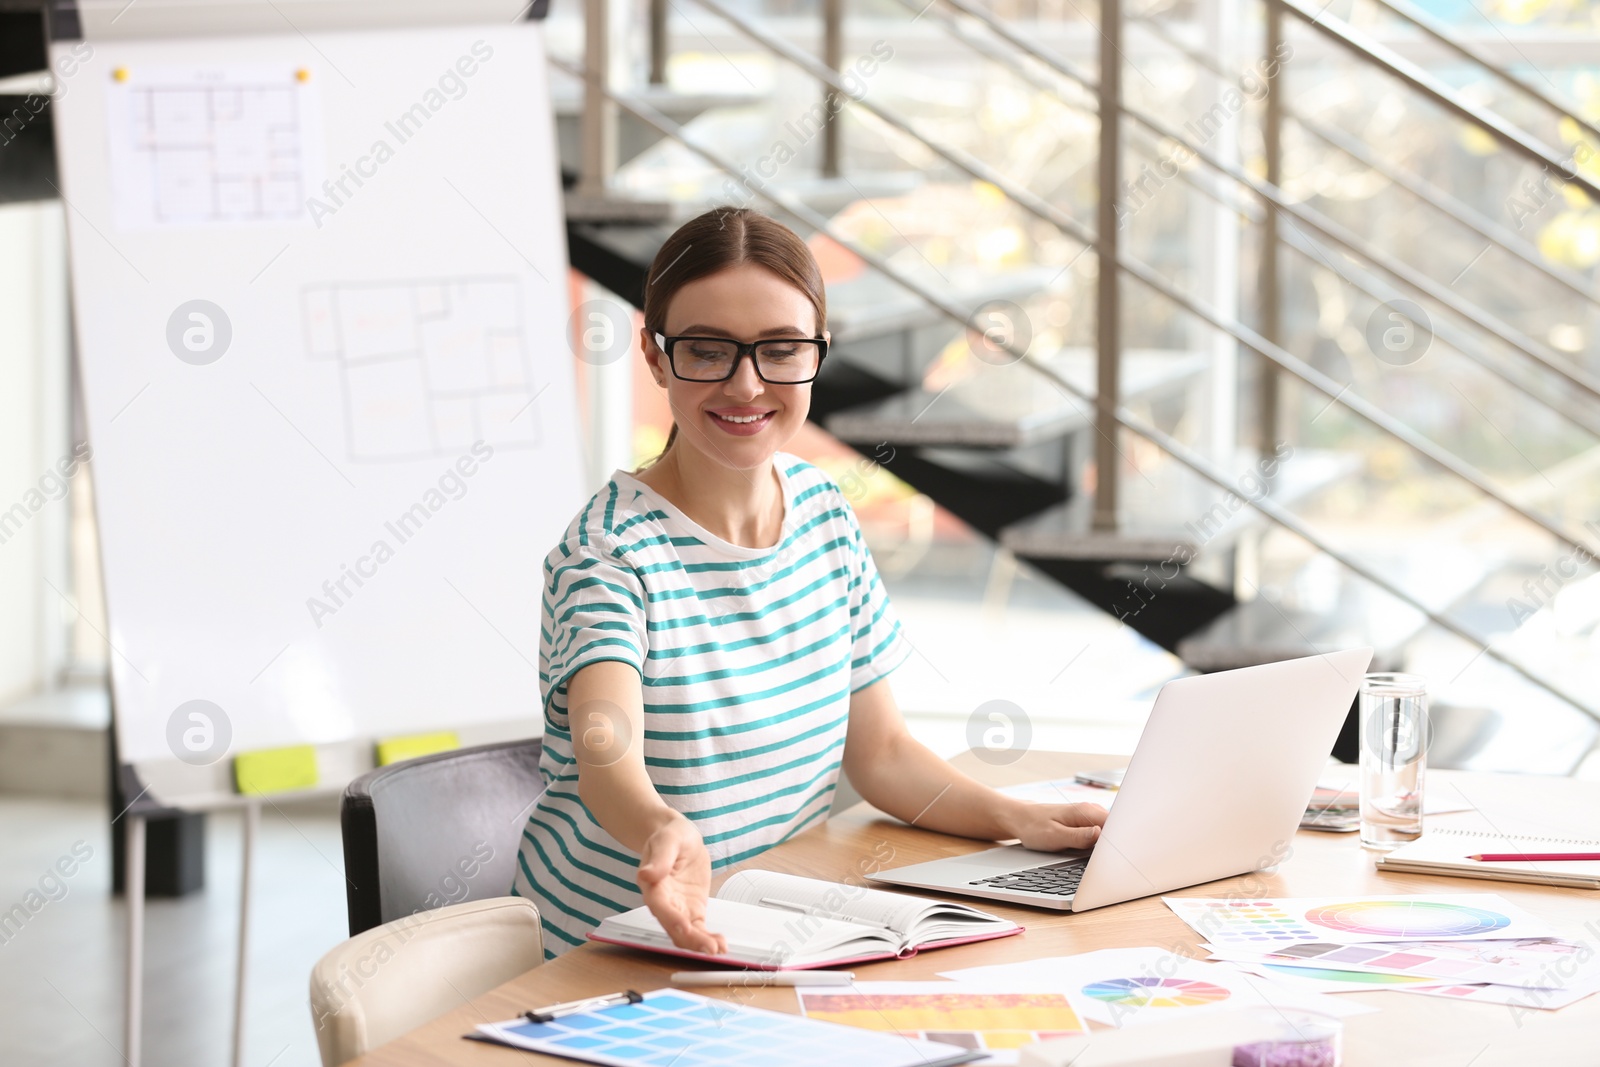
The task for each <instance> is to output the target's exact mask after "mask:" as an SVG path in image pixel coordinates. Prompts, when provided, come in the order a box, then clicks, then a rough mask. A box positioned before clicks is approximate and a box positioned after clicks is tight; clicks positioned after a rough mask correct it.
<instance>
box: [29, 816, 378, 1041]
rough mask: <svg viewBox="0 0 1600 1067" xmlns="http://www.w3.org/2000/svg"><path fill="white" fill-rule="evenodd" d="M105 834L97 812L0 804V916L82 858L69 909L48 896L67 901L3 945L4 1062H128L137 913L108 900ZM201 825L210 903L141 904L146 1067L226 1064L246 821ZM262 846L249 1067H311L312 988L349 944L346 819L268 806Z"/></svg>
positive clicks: (71, 882) (49, 907)
mask: <svg viewBox="0 0 1600 1067" xmlns="http://www.w3.org/2000/svg"><path fill="white" fill-rule="evenodd" d="M107 819H108V814H107V811H106V808H105V805H104V804H103V803H101V802H95V801H81V800H58V799H48V800H46V799H31V798H26V797H14V796H0V908H4V909H9V908H10V907H11V905H12V904H14V903H16V902H18V901H20V900H22V899H23V897H24V894H26V893H28V892H29V891H30V890H37V889H38V888H39V885H40V879H41V877H44V876H45V874H46V872H47V871H50V870H51V869H52V868H53V867H54V865H55V864H56V861H57V860H58V859H60V858H61V857H62V856H72V855H76V856H79V857H81V856H83V855H85V853H86V852H87V853H88V858H87V859H86V860H84V862H83V863H82V864H81V865H80V866H79V867H78V869H77V871H76V873H74V874H73V876H72V877H71V878H68V879H63V880H62V881H63V882H64V884H65V888H66V892H65V895H62V892H61V890H60V889H58V888H55V885H54V884H53V883H50V882H48V881H47V882H46V887H47V888H49V889H50V890H51V892H50V894H49V895H50V896H54V897H57V898H58V899H53V900H49V901H48V902H47V903H46V904H45V905H44V906H43V907H42V908H40V909H39V910H38V911H37V913H35V914H34V915H33V916H32V918H31V919H30V920H29V921H28V923H27V924H26V925H25V926H24V927H23V928H22V929H21V930H20V931H19V932H18V933H16V934H15V936H12V937H11V938H10V939H9V940H8V941H6V942H5V943H4V944H0V1035H3V1036H0V1043H3V1044H0V1063H6V1064H18V1065H28V1067H34V1065H40V1067H43V1065H53V1064H61V1065H64V1067H65V1065H72V1067H102V1065H104V1067H113V1065H117V1064H122V1063H124V1058H123V1054H122V1028H123V1021H122V1020H123V1006H122V1001H123V992H124V977H123V969H124V962H123V961H124V958H125V957H124V952H123V946H124V945H125V943H126V937H127V925H126V918H127V909H126V907H125V906H124V904H123V901H122V900H121V898H115V899H113V898H112V897H111V896H110V883H111V851H110V846H109V831H108V827H107ZM207 823H208V826H207V834H208V837H207V847H206V888H205V891H204V892H201V893H197V894H194V895H192V896H190V897H186V898H183V899H177V900H170V899H169V900H160V899H152V900H150V901H148V902H147V905H146V915H145V919H146V927H145V930H146V933H145V939H146V940H145V944H146V949H145V952H146V963H145V998H146V1008H145V1012H144V1028H145V1040H144V1062H145V1063H146V1064H151V1065H159V1067H190V1065H194V1067H201V1065H206V1067H215V1065H219V1064H226V1063H227V1062H228V1061H229V1057H230V1055H231V1050H232V1040H233V1039H232V1011H233V991H234V968H235V965H236V960H237V939H238V907H239V881H240V869H239V856H240V853H239V846H240V820H239V817H238V815H236V814H224V815H211V816H209V817H208V820H207ZM257 842H258V852H257V856H256V860H257V862H256V867H255V871H254V872H253V880H254V899H253V907H252V911H253V914H252V915H251V920H250V935H251V941H252V948H251V952H250V967H249V972H248V973H249V993H250V995H249V1004H248V1009H247V1018H246V1020H245V1027H246V1030H245V1033H246V1038H245V1040H246V1050H247V1054H246V1057H245V1063H246V1064H247V1065H249V1067H268V1065H271V1067H315V1065H316V1064H318V1063H319V1062H320V1061H319V1059H318V1055H317V1044H316V1037H315V1034H314V1033H313V1031H312V1026H311V1015H310V1011H309V1009H308V1007H307V992H306V990H307V981H308V979H309V976H310V974H311V967H312V965H313V964H314V963H315V962H316V960H317V959H318V958H319V957H320V956H321V955H322V953H323V952H324V951H326V950H327V948H328V947H329V946H331V945H334V944H336V943H337V942H338V941H339V940H341V939H342V938H343V937H344V936H345V930H346V927H345V910H344V884H343V876H344V872H343V855H342V853H341V851H340V843H339V820H338V814H337V811H336V810H335V808H334V807H333V805H332V804H324V805H322V806H321V807H320V808H308V807H306V806H303V805H302V806H296V807H280V808H278V809H276V810H275V809H274V808H272V807H268V808H267V809H266V810H265V812H264V813H263V815H262V819H261V833H260V836H259V837H258V838H257ZM74 850H76V851H74Z"/></svg>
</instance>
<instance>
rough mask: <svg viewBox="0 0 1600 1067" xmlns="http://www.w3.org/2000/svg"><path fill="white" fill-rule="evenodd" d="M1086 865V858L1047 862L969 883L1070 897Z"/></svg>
mask: <svg viewBox="0 0 1600 1067" xmlns="http://www.w3.org/2000/svg"><path fill="white" fill-rule="evenodd" d="M1088 865H1089V864H1088V861H1087V860H1065V861H1063V862H1061V863H1047V864H1045V865H1044V866H1043V867H1030V868H1029V869H1028V870H1025V871H1011V872H1009V873H1007V874H997V875H994V876H992V877H990V878H979V879H978V880H977V881H976V882H972V883H971V884H972V885H984V886H989V887H991V888H993V889H1020V890H1023V891H1024V892H1028V893H1043V894H1045V895H1046V896H1052V897H1070V896H1072V894H1074V893H1076V892H1077V891H1078V883H1079V882H1081V881H1083V872H1084V869H1085V868H1087V867H1088Z"/></svg>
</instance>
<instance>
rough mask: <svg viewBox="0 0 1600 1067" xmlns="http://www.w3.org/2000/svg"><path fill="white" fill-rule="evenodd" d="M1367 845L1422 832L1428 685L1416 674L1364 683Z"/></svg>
mask: <svg viewBox="0 0 1600 1067" xmlns="http://www.w3.org/2000/svg"><path fill="white" fill-rule="evenodd" d="M1358 714H1359V715H1360V716H1361V720H1360V723H1361V844H1362V845H1363V846H1365V847H1367V848H1374V849H1382V850H1385V851H1387V850H1388V849H1391V848H1395V847H1397V846H1399V845H1403V844H1405V843H1406V842H1407V841H1415V840H1416V839H1417V836H1418V835H1419V834H1421V833H1422V780H1423V772H1424V770H1425V769H1426V765H1427V756H1428V741H1429V731H1428V685H1427V682H1426V680H1425V679H1423V678H1421V677H1419V676H1418V675H1415V674H1394V673H1383V674H1369V675H1367V676H1366V678H1365V679H1363V680H1362V682H1361V700H1360V706H1359V708H1358Z"/></svg>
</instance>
